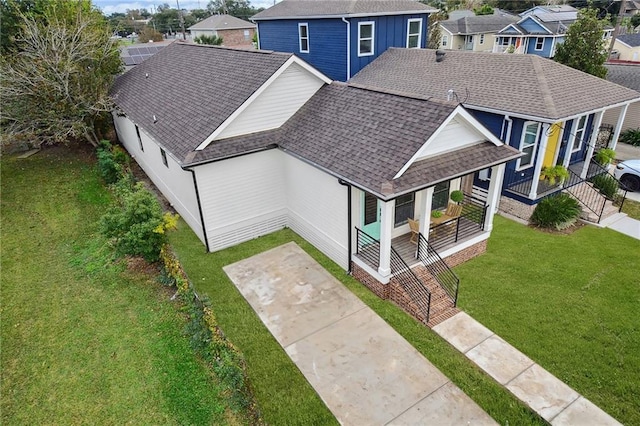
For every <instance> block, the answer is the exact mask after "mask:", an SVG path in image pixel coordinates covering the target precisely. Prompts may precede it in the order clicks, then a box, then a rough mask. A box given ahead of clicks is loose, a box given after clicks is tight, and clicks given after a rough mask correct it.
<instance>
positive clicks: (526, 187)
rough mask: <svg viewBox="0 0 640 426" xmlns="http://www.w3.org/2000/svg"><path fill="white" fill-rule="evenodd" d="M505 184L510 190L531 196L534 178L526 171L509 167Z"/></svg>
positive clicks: (505, 175) (505, 173) (505, 176)
mask: <svg viewBox="0 0 640 426" xmlns="http://www.w3.org/2000/svg"><path fill="white" fill-rule="evenodd" d="M504 185H505V188H506V189H507V190H508V191H511V192H514V193H516V194H518V195H522V196H524V197H529V194H530V193H531V187H532V186H533V179H532V178H531V176H529V175H528V174H526V173H525V172H519V171H517V170H513V169H507V170H505V172H504Z"/></svg>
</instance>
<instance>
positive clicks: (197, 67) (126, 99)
mask: <svg viewBox="0 0 640 426" xmlns="http://www.w3.org/2000/svg"><path fill="white" fill-rule="evenodd" d="M292 56H293V55H291V54H285V53H274V52H263V51H243V50H234V49H226V48H221V47H215V46H206V45H195V44H188V43H173V44H171V45H169V46H167V47H165V48H164V49H162V51H160V52H159V53H157V54H156V55H154V56H152V57H151V58H149V59H148V60H146V61H144V62H143V63H141V64H140V65H138V66H136V67H135V68H133V69H132V70H130V71H128V72H126V73H124V74H123V75H121V76H119V77H118V78H117V79H116V81H115V83H114V85H113V87H112V90H111V95H112V96H113V98H114V101H115V103H116V105H117V106H118V107H119V108H120V109H121V110H122V111H123V112H124V113H125V114H127V116H128V117H129V118H131V120H132V121H133V122H134V123H136V124H138V125H139V126H140V127H141V128H143V129H144V130H145V131H146V132H147V133H149V135H150V136H152V137H153V138H154V139H155V140H156V141H157V142H158V143H160V144H163V146H164V147H165V148H166V150H167V151H169V152H170V153H172V154H173V156H174V157H175V158H176V160H178V161H179V162H183V161H184V159H185V157H186V156H187V154H188V153H189V152H190V151H192V150H193V149H195V148H196V147H197V146H198V144H200V143H201V142H202V141H204V140H205V139H206V138H207V137H208V136H209V135H211V134H212V133H213V132H214V131H215V130H216V129H217V128H218V127H219V126H220V125H221V124H222V123H223V122H224V121H225V120H226V119H227V118H228V117H229V116H230V115H231V114H233V113H234V111H236V110H237V109H238V108H239V107H240V106H241V105H242V104H243V103H244V102H245V101H246V100H247V99H248V98H249V97H251V95H252V94H253V93H254V92H256V91H257V90H258V89H259V88H260V87H261V86H262V85H263V84H264V83H265V82H266V81H267V80H269V78H270V77H271V76H272V75H273V74H274V73H276V72H277V71H278V70H279V69H280V68H281V67H282V66H283V64H284V63H285V62H287V60H288V59H289V58H290V57H292ZM187 66H188V67H189V72H184V70H185V69H186V68H185V67H187ZM154 117H155V120H154Z"/></svg>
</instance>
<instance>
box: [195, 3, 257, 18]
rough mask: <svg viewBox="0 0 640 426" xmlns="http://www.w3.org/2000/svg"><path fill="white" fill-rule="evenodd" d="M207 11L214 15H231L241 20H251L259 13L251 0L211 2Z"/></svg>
mask: <svg viewBox="0 0 640 426" xmlns="http://www.w3.org/2000/svg"><path fill="white" fill-rule="evenodd" d="M207 10H208V11H209V12H210V13H211V14H214V15H231V16H235V17H236V18H240V19H249V18H250V17H252V16H253V15H255V14H256V13H257V12H258V10H257V9H254V8H253V7H252V6H251V3H250V2H249V0H211V1H209V4H208V5H207Z"/></svg>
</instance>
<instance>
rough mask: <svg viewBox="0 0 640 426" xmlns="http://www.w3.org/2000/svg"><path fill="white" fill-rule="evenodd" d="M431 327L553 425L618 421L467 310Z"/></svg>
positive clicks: (603, 424)
mask: <svg viewBox="0 0 640 426" xmlns="http://www.w3.org/2000/svg"><path fill="white" fill-rule="evenodd" d="M433 331H435V332H436V333H438V334H439V335H440V336H441V337H443V338H444V339H445V340H447V341H448V342H449V343H451V345H453V346H454V347H455V348H456V349H458V350H459V351H460V352H462V353H464V354H465V355H466V356H467V358H469V359H470V360H471V361H473V362H474V363H475V364H476V365H478V367H480V368H481V369H482V370H484V371H485V372H486V373H487V374H489V375H490V376H491V377H493V378H494V379H495V380H496V381H497V382H498V383H500V384H501V385H503V386H505V387H506V388H507V389H509V391H511V393H513V394H514V395H515V396H516V397H517V398H518V399H520V400H521V401H523V402H524V403H525V404H527V405H528V406H529V407H531V408H532V409H533V410H534V411H535V412H536V413H538V414H539V415H540V416H541V417H542V418H544V419H545V420H546V421H548V422H549V423H551V424H552V425H554V426H560V425H599V426H606V425H620V423H619V422H618V421H617V420H615V419H614V418H613V417H611V416H610V415H609V414H607V413H605V412H604V411H602V410H601V409H600V408H598V407H597V406H595V405H594V404H593V403H592V402H590V401H589V400H587V399H586V398H585V397H583V396H581V395H580V394H579V393H577V392H576V391H574V390H573V389H571V388H570V387H569V386H567V385H566V384H565V383H563V382H562V381H560V380H559V379H557V378H556V377H555V376H553V375H552V374H551V373H549V372H548V371H546V370H545V369H543V368H542V367H540V366H539V365H538V364H536V363H534V362H533V361H532V360H531V359H529V358H528V357H526V356H525V355H524V354H523V353H522V352H520V351H518V350H517V349H516V348H514V347H513V346H511V345H510V344H508V343H507V342H505V341H504V340H502V339H501V338H500V337H499V336H498V335H496V334H495V333H494V332H492V331H491V330H489V329H488V328H486V327H485V326H483V325H482V324H480V323H479V322H478V321H476V320H474V319H473V318H471V317H470V316H469V315H468V314H466V313H464V312H460V313H458V314H456V315H455V316H453V317H451V318H449V319H448V320H446V321H444V322H442V323H440V324H438V325H436V326H435V327H434V328H433Z"/></svg>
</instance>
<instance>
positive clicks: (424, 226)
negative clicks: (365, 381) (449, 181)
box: [420, 186, 435, 240]
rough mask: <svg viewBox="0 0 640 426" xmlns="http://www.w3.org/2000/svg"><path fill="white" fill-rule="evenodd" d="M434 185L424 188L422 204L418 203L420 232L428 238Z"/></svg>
mask: <svg viewBox="0 0 640 426" xmlns="http://www.w3.org/2000/svg"><path fill="white" fill-rule="evenodd" d="M434 189H435V186H430V187H429V188H427V189H425V190H424V193H423V197H422V204H420V233H421V234H422V236H423V237H424V238H425V240H428V239H429V226H430V225H431V202H432V201H433V190H434Z"/></svg>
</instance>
